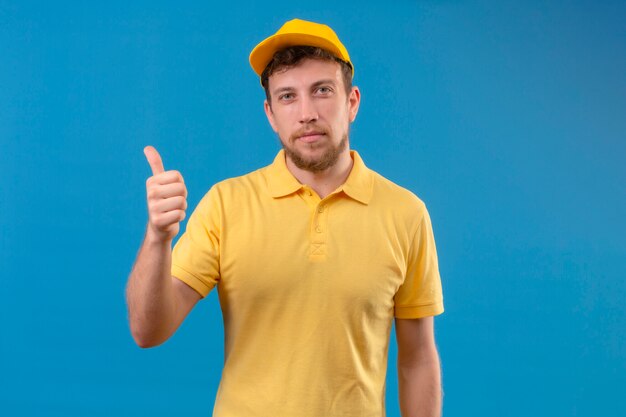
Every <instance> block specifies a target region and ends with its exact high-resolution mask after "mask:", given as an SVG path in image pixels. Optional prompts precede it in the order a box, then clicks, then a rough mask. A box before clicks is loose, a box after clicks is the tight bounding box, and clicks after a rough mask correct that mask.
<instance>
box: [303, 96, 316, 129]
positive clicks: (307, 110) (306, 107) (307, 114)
mask: <svg viewBox="0 0 626 417" xmlns="http://www.w3.org/2000/svg"><path fill="white" fill-rule="evenodd" d="M317 118H318V114H317V109H316V108H315V103H313V100H312V99H311V98H310V97H303V98H302V99H301V100H300V123H311V122H314V121H316V120H317Z"/></svg>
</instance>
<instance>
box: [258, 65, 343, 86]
mask: <svg viewBox="0 0 626 417" xmlns="http://www.w3.org/2000/svg"><path fill="white" fill-rule="evenodd" d="M320 80H332V81H334V82H335V83H337V84H339V85H341V84H342V73H341V65H339V63H338V62H336V61H329V60H321V59H311V58H305V59H303V60H302V61H300V62H298V64H297V65H296V66H294V67H289V68H286V69H281V70H279V71H276V72H275V73H273V74H272V75H271V76H270V77H269V78H268V83H269V84H268V85H269V88H270V91H273V90H275V89H277V88H302V87H304V88H306V87H308V86H310V85H312V84H315V83H316V82H318V81H320Z"/></svg>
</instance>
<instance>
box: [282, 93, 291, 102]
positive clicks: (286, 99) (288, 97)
mask: <svg viewBox="0 0 626 417" xmlns="http://www.w3.org/2000/svg"><path fill="white" fill-rule="evenodd" d="M278 99H279V100H281V101H289V100H292V99H293V94H292V93H285V94H281V95H279V96H278Z"/></svg>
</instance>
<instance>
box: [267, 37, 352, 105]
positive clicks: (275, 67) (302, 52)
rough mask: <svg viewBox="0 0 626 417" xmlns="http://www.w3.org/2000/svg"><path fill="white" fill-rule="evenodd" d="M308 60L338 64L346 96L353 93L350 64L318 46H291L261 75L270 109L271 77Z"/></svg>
mask: <svg viewBox="0 0 626 417" xmlns="http://www.w3.org/2000/svg"><path fill="white" fill-rule="evenodd" d="M306 58H309V59H319V60H325V61H335V62H338V63H339V65H340V66H341V74H342V75H343V85H344V87H345V89H346V95H350V91H352V66H351V65H350V64H349V63H347V62H346V61H344V60H342V59H339V58H337V57H336V56H335V55H333V54H331V53H330V52H328V51H327V50H326V49H322V48H318V47H316V46H305V45H298V46H289V47H287V48H284V49H281V50H280V51H277V52H276V53H275V54H274V56H273V57H272V60H271V61H270V62H269V64H267V66H266V67H265V69H264V70H263V73H262V74H261V85H263V88H264V89H265V97H267V102H268V103H270V107H271V103H272V101H271V96H270V90H269V78H270V76H271V75H272V74H274V73H275V72H278V71H280V70H286V69H289V68H293V67H295V66H297V65H298V63H300V61H302V60H303V59H306Z"/></svg>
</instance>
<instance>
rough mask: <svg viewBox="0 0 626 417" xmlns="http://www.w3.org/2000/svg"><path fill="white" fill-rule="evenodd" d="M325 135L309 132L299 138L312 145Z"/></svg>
mask: <svg viewBox="0 0 626 417" xmlns="http://www.w3.org/2000/svg"><path fill="white" fill-rule="evenodd" d="M324 135H325V134H324V133H322V132H307V133H305V134H303V135H300V136H298V139H299V140H301V141H302V142H305V143H312V142H315V141H317V140H319V139H321V138H322V137H323V136H324Z"/></svg>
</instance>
